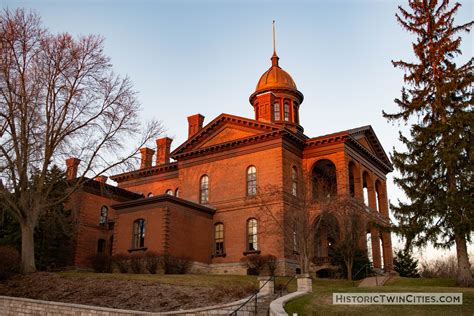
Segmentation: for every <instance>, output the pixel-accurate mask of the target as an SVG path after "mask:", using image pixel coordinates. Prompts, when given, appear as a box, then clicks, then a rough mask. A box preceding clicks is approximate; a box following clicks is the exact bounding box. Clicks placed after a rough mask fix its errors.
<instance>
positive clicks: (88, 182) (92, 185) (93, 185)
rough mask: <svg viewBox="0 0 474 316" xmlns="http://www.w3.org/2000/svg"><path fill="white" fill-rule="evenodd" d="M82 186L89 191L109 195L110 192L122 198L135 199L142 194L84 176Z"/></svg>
mask: <svg viewBox="0 0 474 316" xmlns="http://www.w3.org/2000/svg"><path fill="white" fill-rule="evenodd" d="M82 188H83V189H84V190H86V191H87V192H89V193H93V194H98V195H101V196H110V194H113V195H116V196H119V197H122V198H124V199H130V200H135V199H139V198H142V197H143V195H142V194H138V193H135V192H132V191H128V190H125V189H122V188H119V187H117V186H113V185H110V184H107V183H105V182H100V181H96V180H94V179H90V178H85V182H84V183H83V185H82Z"/></svg>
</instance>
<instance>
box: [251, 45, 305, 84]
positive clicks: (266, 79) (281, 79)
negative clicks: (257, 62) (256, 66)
mask: <svg viewBox="0 0 474 316" xmlns="http://www.w3.org/2000/svg"><path fill="white" fill-rule="evenodd" d="M271 59H272V66H271V67H270V68H269V69H268V70H267V71H265V72H264V73H263V75H262V76H261V77H260V80H259V81H258V83H257V87H256V89H255V92H264V91H269V90H274V89H284V90H296V91H297V90H298V89H297V88H296V84H295V82H294V81H293V78H291V76H290V74H289V73H287V72H286V71H284V70H283V69H281V68H280V66H279V65H278V59H279V58H278V56H277V55H276V54H274V55H273V56H272V58H271Z"/></svg>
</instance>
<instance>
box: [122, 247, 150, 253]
mask: <svg viewBox="0 0 474 316" xmlns="http://www.w3.org/2000/svg"><path fill="white" fill-rule="evenodd" d="M147 249H148V247H141V248H132V249H128V250H127V251H128V252H130V253H131V252H138V251H147Z"/></svg>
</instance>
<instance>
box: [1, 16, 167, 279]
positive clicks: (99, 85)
mask: <svg viewBox="0 0 474 316" xmlns="http://www.w3.org/2000/svg"><path fill="white" fill-rule="evenodd" d="M0 41H1V43H0V44H1V46H0V58H1V59H0V62H1V63H0V177H1V178H0V184H1V186H0V198H1V199H2V200H3V201H4V203H6V205H7V206H8V207H7V209H8V210H9V211H10V212H11V213H12V214H13V216H14V217H15V218H16V219H17V220H18V222H19V223H20V227H21V233H22V250H21V255H22V263H21V268H22V271H23V272H33V271H35V270H36V267H35V260H34V243H33V232H34V229H35V227H36V225H37V222H38V217H39V216H40V214H41V213H42V212H44V211H45V210H47V209H49V208H52V207H53V206H55V205H58V204H60V203H63V202H64V201H65V200H66V199H67V198H68V196H69V195H70V194H72V193H73V192H74V191H75V190H77V189H78V188H79V187H80V186H81V185H82V184H83V182H84V181H85V180H86V178H85V176H86V175H91V176H96V175H100V174H103V173H104V172H107V171H109V170H111V169H112V168H116V167H118V166H123V165H124V163H126V162H129V159H130V158H132V157H136V155H137V153H138V150H139V148H140V147H142V146H143V145H144V144H145V143H146V142H147V141H148V140H150V139H154V138H156V137H157V136H158V135H159V134H160V133H161V132H162V127H161V125H160V124H159V123H158V122H150V123H149V124H148V125H147V126H146V127H144V128H143V129H142V128H141V127H140V124H139V119H138V114H139V110H140V106H139V104H138V102H137V99H136V92H135V91H134V90H133V88H132V84H131V82H130V80H129V79H128V78H121V77H119V76H117V75H115V74H114V73H113V71H112V66H111V64H110V58H109V57H107V56H106V55H105V54H104V51H103V49H104V45H103V39H102V38H101V37H98V36H94V35H89V36H83V37H80V38H78V39H75V38H73V37H72V36H71V35H69V34H67V33H62V34H57V35H56V34H51V33H50V32H48V31H47V30H46V28H44V26H43V25H42V23H41V20H40V18H39V16H38V15H37V14H35V13H26V12H25V11H24V10H21V9H18V10H16V11H10V10H8V9H7V10H4V11H3V12H2V14H0ZM124 145H127V146H130V147H132V149H131V150H129V151H127V150H125V146H124ZM71 156H74V157H77V158H79V159H80V160H81V161H82V162H83V164H82V166H81V173H80V176H79V177H78V180H77V181H75V182H74V183H72V184H71V188H70V190H68V193H67V194H65V195H62V196H59V197H57V198H56V199H54V200H51V199H47V198H46V197H48V196H50V194H49V192H50V191H51V190H52V189H53V186H52V185H48V183H47V182H46V181H45V177H46V175H47V171H48V168H49V167H50V166H51V165H52V164H53V163H56V164H58V165H60V164H62V163H63V161H64V159H65V158H67V157H71ZM33 174H34V177H32V175H33Z"/></svg>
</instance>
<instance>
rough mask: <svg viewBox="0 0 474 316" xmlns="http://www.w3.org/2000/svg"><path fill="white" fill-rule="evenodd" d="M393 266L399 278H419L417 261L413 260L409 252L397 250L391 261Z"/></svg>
mask: <svg viewBox="0 0 474 316" xmlns="http://www.w3.org/2000/svg"><path fill="white" fill-rule="evenodd" d="M393 266H394V269H395V271H397V272H398V274H400V276H401V277H407V278H419V277H420V274H419V273H418V260H415V259H414V258H413V256H412V255H411V253H410V252H409V251H402V250H399V251H397V253H396V256H395V258H394V259H393Z"/></svg>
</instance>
